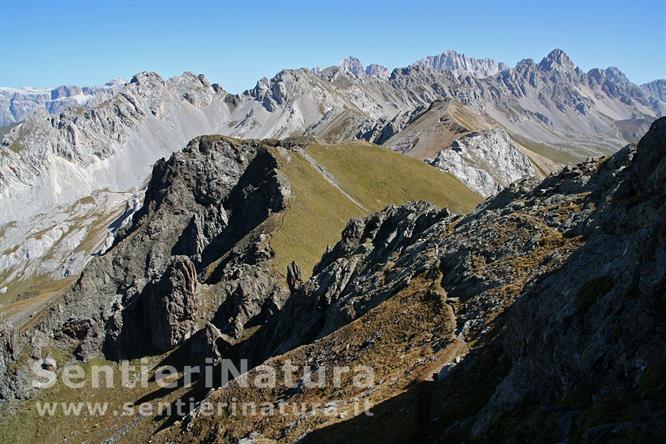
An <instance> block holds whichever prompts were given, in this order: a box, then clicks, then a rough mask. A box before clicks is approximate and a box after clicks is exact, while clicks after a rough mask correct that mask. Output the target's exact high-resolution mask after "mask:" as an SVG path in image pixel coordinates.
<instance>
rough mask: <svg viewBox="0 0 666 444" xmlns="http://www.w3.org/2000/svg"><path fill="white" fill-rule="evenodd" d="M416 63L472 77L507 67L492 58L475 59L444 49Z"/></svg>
mask: <svg viewBox="0 0 666 444" xmlns="http://www.w3.org/2000/svg"><path fill="white" fill-rule="evenodd" d="M416 65H421V66H426V67H428V68H432V69H434V70H437V71H451V72H453V74H455V75H456V76H466V75H471V76H474V77H479V78H483V77H488V76H492V75H495V74H497V73H499V72H500V71H503V70H505V69H507V68H508V67H509V66H508V65H507V64H505V63H502V62H497V61H495V60H493V59H475V58H473V57H467V56H466V55H465V54H459V53H457V52H456V51H454V50H448V51H444V52H443V53H441V54H439V55H435V56H428V57H426V58H424V59H421V60H419V61H418V62H416Z"/></svg>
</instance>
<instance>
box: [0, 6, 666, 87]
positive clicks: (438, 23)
mask: <svg viewBox="0 0 666 444" xmlns="http://www.w3.org/2000/svg"><path fill="white" fill-rule="evenodd" d="M0 11H1V13H2V22H1V25H0V85H2V86H35V87H50V86H57V85H60V84H78V85H94V84H101V83H104V82H105V81H107V80H109V79H111V78H114V77H123V78H126V79H129V78H130V77H131V76H132V74H134V73H136V72H139V71H144V70H152V71H157V72H158V73H160V74H161V75H163V76H173V75H176V74H180V73H182V72H183V71H193V72H196V73H200V72H202V73H205V74H206V75H207V76H208V78H209V79H210V80H211V81H213V82H218V83H220V84H221V85H222V86H223V87H224V88H225V89H227V90H229V91H232V92H240V91H242V90H244V89H247V88H250V87H252V86H254V84H255V82H256V80H257V79H259V78H261V77H263V76H267V77H270V76H272V75H273V74H275V73H276V72H278V71H279V70H280V69H282V68H297V67H313V66H329V65H333V64H335V63H337V62H338V61H339V60H340V59H341V58H343V57H344V56H347V55H355V56H357V57H359V58H360V59H361V60H362V61H363V62H364V63H365V64H369V63H381V64H383V65H386V66H387V67H389V68H394V67H398V66H405V65H408V64H409V63H411V62H413V61H415V60H417V59H419V58H421V57H424V56H426V55H431V54H437V53H439V52H441V51H443V50H445V49H455V50H457V51H459V52H464V53H465V54H467V55H469V56H473V57H491V58H495V59H497V60H501V61H505V62H507V63H509V64H511V65H513V64H515V63H516V62H517V61H518V60H520V59H523V58H533V59H535V60H539V59H541V58H542V57H543V56H544V55H545V54H547V53H548V52H549V51H550V50H552V49H553V48H556V47H559V48H562V49H564V50H565V51H566V52H567V53H568V54H569V55H570V56H571V58H572V59H573V60H574V62H575V63H576V64H578V65H579V66H580V67H581V68H583V69H585V70H587V69H590V68H593V67H607V66H609V65H615V66H618V67H619V68H620V69H622V70H623V71H624V72H625V73H626V74H627V76H628V77H629V78H630V79H631V80H632V81H634V82H637V83H644V82H647V81H650V80H653V79H656V78H666V0H654V1H608V0H607V1H552V2H526V1H499V0H497V1H465V2H462V1H460V2H453V1H449V2H445V1H412V2H404V1H396V0H393V1H387V0H382V1H380V0H357V1H330V2H324V1H295V0H292V1H282V2H280V1H271V2H269V1H242V2H241V1H231V2H216V1H190V2H179V1H166V0H161V1H158V0H153V1H125V0H123V1H113V2H103V1H85V2H84V1H57V0H52V1H48V2H46V1H26V0H23V1H14V0H2V1H1V2H0Z"/></svg>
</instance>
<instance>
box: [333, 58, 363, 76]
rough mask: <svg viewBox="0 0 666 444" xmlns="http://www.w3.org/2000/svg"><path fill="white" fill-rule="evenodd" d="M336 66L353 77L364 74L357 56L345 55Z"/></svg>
mask: <svg viewBox="0 0 666 444" xmlns="http://www.w3.org/2000/svg"><path fill="white" fill-rule="evenodd" d="M338 67H340V69H341V70H342V71H343V72H345V73H347V74H350V75H352V76H354V77H361V76H363V75H364V74H365V68H364V67H363V63H361V61H360V60H359V59H358V58H357V57H352V56H349V57H345V58H344V59H342V60H341V61H340V63H339V64H338Z"/></svg>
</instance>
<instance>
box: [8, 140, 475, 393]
mask: <svg viewBox="0 0 666 444" xmlns="http://www.w3.org/2000/svg"><path fill="white" fill-rule="evenodd" d="M352 154H356V155H355V156H351V155H352ZM368 171H370V172H372V174H371V175H370V176H369V177H368V176H367V173H368ZM407 177H409V178H410V181H409V183H406V182H407ZM380 183H381V185H382V186H381V187H380V186H379V184H380ZM419 197H420V198H425V199H430V200H432V201H433V202H436V203H438V204H440V205H446V206H449V207H453V208H456V209H457V210H458V211H461V212H462V211H469V210H471V209H472V208H473V207H474V206H475V205H476V204H477V203H478V202H479V201H480V196H478V195H475V194H474V193H472V192H470V191H469V190H468V189H467V188H465V187H464V186H463V185H462V184H461V183H460V182H459V181H458V180H456V179H455V178H454V177H452V176H450V175H448V174H445V173H442V172H441V171H438V170H436V169H434V168H431V167H429V166H427V165H425V164H424V163H423V162H419V161H417V160H415V159H411V158H408V157H406V156H402V155H400V154H397V153H394V152H392V151H390V150H387V149H383V148H380V147H376V146H372V145H369V144H360V143H359V144H355V145H350V146H322V145H316V144H314V145H313V144H312V140H308V139H287V140H283V141H278V140H274V139H273V140H264V141H255V140H246V141H242V140H238V139H232V138H227V137H224V136H202V137H199V138H196V139H194V140H193V141H191V142H190V143H189V144H188V146H187V147H186V148H185V149H184V150H183V151H181V152H178V153H175V154H173V155H172V156H171V157H170V159H169V160H164V159H162V160H160V161H158V162H157V164H156V165H155V167H154V169H153V175H152V177H151V180H150V182H149V184H148V186H147V189H146V192H145V196H144V198H143V204H142V206H141V208H140V209H138V211H136V212H134V213H133V214H132V215H131V217H130V218H129V219H126V221H125V222H124V223H123V224H121V226H120V228H119V229H118V230H117V232H116V233H115V236H114V238H113V243H112V244H111V245H108V246H107V248H106V249H105V250H104V251H103V252H102V253H101V254H100V255H98V256H96V257H94V258H93V259H92V260H91V261H90V262H89V263H88V264H87V266H86V268H85V269H84V271H83V273H82V274H81V276H80V277H79V278H78V279H76V281H75V283H74V285H73V286H71V288H69V287H70V285H71V281H70V282H67V283H66V285H64V290H61V292H63V291H64V294H63V295H58V294H57V292H55V291H54V293H53V294H50V295H45V296H44V299H43V300H42V299H40V302H42V303H43V304H45V305H46V308H44V309H43V310H40V309H39V307H38V306H33V308H32V310H33V311H32V312H31V315H30V316H29V317H28V316H25V317H20V318H19V317H17V316H14V317H10V318H7V319H8V320H9V322H10V324H12V325H13V327H14V328H13V329H11V328H9V329H8V330H7V331H8V332H11V333H7V334H8V335H13V336H12V337H15V338H16V339H15V340H13V341H14V342H12V343H11V347H10V346H9V345H8V346H7V347H8V348H7V349H4V353H5V354H4V355H3V357H4V358H6V359H5V360H4V361H3V362H4V365H5V367H4V369H5V370H7V369H8V368H9V367H10V366H11V367H12V368H14V369H15V372H14V373H13V374H12V376H11V377H10V378H8V379H7V380H6V381H5V382H4V384H3V386H2V389H3V392H2V393H3V397H9V398H11V397H13V396H19V397H23V396H28V395H29V394H30V391H29V390H28V387H27V386H26V382H27V381H26V380H25V379H24V378H27V376H28V373H27V371H28V369H29V365H28V364H29V363H30V362H34V360H35V359H37V361H39V360H40V359H46V358H47V357H48V356H49V355H50V354H51V350H53V349H57V350H61V351H62V350H64V351H66V354H70V353H71V354H72V355H73V356H75V357H77V358H78V359H82V360H88V359H90V358H92V357H95V356H100V355H103V356H105V357H106V358H107V359H111V360H114V361H118V360H121V359H134V358H139V357H143V356H151V355H160V354H162V353H165V352H169V351H172V350H173V349H174V348H176V347H179V346H181V345H183V344H187V345H186V348H187V350H191V353H192V354H193V356H195V357H199V358H201V357H202V356H204V355H207V354H209V353H210V350H211V346H212V344H213V343H216V344H217V346H219V347H221V350H220V353H221V351H222V350H224V348H225V346H223V345H222V344H226V347H228V346H231V345H232V344H234V343H235V342H237V341H239V340H241V339H242V338H243V337H244V336H245V335H246V334H250V333H247V332H246V330H247V329H248V328H249V330H250V332H252V331H254V329H256V328H257V327H258V326H259V325H261V324H262V323H264V322H265V321H266V320H267V319H268V318H269V317H270V316H271V315H272V314H274V313H275V312H276V311H277V310H278V309H279V308H280V307H281V306H282V304H283V302H284V300H285V299H286V298H287V296H288V294H289V288H290V287H291V288H294V282H293V281H294V279H295V277H296V275H298V277H299V278H301V277H302V278H308V277H309V276H310V274H311V270H312V266H313V265H314V263H315V262H316V261H317V260H318V259H319V258H320V257H321V254H322V252H324V251H325V249H326V247H327V245H330V244H332V243H334V242H335V239H337V237H338V235H339V232H340V230H341V229H342V228H343V227H344V225H345V223H346V222H347V220H349V218H350V217H353V216H360V215H363V214H367V213H368V212H370V211H371V210H375V209H379V208H382V207H383V206H385V205H386V204H387V203H391V202H394V203H404V202H407V201H409V200H413V199H415V198H419ZM301 268H302V271H301ZM296 270H298V271H296ZM30 302H31V301H30V299H26V300H25V301H21V303H22V304H24V305H26V304H29V303H30ZM32 302H34V301H32ZM17 304H18V303H17ZM26 306H27V307H28V308H30V306H29V305H26ZM21 307H23V305H22V306H21ZM21 307H19V306H18V305H16V306H15V305H9V306H8V308H7V307H3V315H5V313H4V311H6V310H8V309H13V310H16V312H20V310H21ZM25 308H26V307H23V309H24V310H25ZM19 321H20V322H19ZM210 341H212V342H210ZM195 357H193V358H192V359H195ZM197 359H198V358H197ZM65 362H66V361H65ZM61 364H62V362H61Z"/></svg>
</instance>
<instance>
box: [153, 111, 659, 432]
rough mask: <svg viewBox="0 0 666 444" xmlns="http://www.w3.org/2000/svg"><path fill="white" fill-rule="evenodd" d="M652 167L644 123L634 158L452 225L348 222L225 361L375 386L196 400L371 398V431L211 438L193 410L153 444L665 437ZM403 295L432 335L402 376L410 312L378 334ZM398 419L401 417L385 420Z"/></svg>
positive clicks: (439, 217)
mask: <svg viewBox="0 0 666 444" xmlns="http://www.w3.org/2000/svg"><path fill="white" fill-rule="evenodd" d="M664 159H666V119H660V120H658V121H656V122H655V123H654V124H653V125H652V127H651V130H650V132H648V134H647V135H646V136H645V137H644V138H643V139H642V140H641V142H640V143H639V144H638V147H636V146H627V147H626V148H624V149H622V150H621V151H620V152H618V153H617V154H615V155H614V156H612V157H610V158H604V159H598V160H592V161H588V162H585V163H582V164H579V165H578V166H576V167H573V168H571V167H570V168H566V169H565V170H564V171H562V172H561V173H559V174H557V175H552V176H549V177H547V178H546V179H545V180H544V181H542V182H541V183H538V182H536V181H534V180H533V179H528V180H524V181H521V182H518V183H515V184H513V185H511V186H510V187H509V188H507V189H506V190H504V191H503V192H501V193H500V194H498V195H497V196H496V197H494V198H492V199H490V200H488V201H486V203H485V204H483V205H482V206H481V207H480V208H479V209H478V210H477V211H475V212H474V213H472V214H470V215H468V216H465V217H457V216H454V215H450V214H449V213H448V212H446V211H440V210H437V209H435V208H432V207H431V206H429V205H427V204H418V203H417V204H411V205H407V206H404V207H400V208H395V207H393V208H387V209H386V210H384V211H382V212H380V213H377V214H375V215H371V216H369V217H367V218H365V219H360V220H354V221H352V222H350V224H349V225H348V227H347V228H346V230H345V231H344V232H343V235H342V239H341V241H340V242H339V243H338V244H337V245H336V246H335V247H334V248H333V249H332V250H330V251H329V252H327V253H326V254H325V255H324V257H323V258H322V261H321V263H320V264H319V265H318V266H317V268H316V270H315V274H314V276H313V277H312V279H310V280H309V281H308V282H306V283H304V284H302V285H300V286H299V288H297V289H296V290H295V291H294V292H292V295H291V297H290V298H289V299H288V300H287V302H286V304H285V306H284V309H283V310H282V311H280V312H279V313H278V314H277V315H276V316H274V317H273V318H271V320H270V321H269V323H268V324H266V326H265V328H263V329H262V330H261V331H260V332H258V333H257V334H255V335H254V336H253V337H252V338H250V339H248V340H247V341H246V342H245V343H241V344H239V345H237V346H236V350H237V352H239V353H240V355H242V356H253V357H255V358H256V363H257V364H258V363H260V362H262V361H263V360H264V359H267V358H270V357H271V356H274V358H271V359H269V361H266V362H269V363H271V362H273V361H275V360H278V361H279V360H281V359H290V360H291V359H293V360H296V361H297V362H303V363H305V362H307V363H308V365H310V366H312V367H313V368H317V367H319V366H322V365H331V364H334V363H337V364H339V365H341V364H344V363H349V362H354V361H353V360H356V359H359V360H361V362H365V363H368V364H370V365H371V363H372V362H374V363H375V365H377V366H378V368H379V369H380V370H379V371H380V372H381V375H386V377H385V379H379V381H378V386H375V387H373V388H372V389H371V390H368V391H366V392H364V393H358V392H356V393H353V394H352V393H348V392H346V391H344V390H341V391H337V392H332V393H329V392H321V391H317V390H316V389H308V388H304V387H302V386H301V385H298V388H297V389H294V388H291V389H290V388H288V387H285V388H283V389H282V388H281V389H280V390H283V391H282V392H280V391H279V390H278V393H272V392H265V391H261V392H259V391H256V389H253V388H250V389H247V388H244V389H241V388H240V386H239V385H238V384H236V383H231V384H228V385H226V386H225V387H221V388H219V389H217V390H213V391H211V392H210V393H209V394H208V396H207V398H206V399H207V400H209V401H224V400H230V399H233V397H234V396H236V397H238V396H243V399H253V400H264V401H267V402H277V400H278V399H282V400H284V399H285V397H286V399H293V400H302V399H312V398H313V397H314V398H315V399H316V400H318V401H320V402H323V403H326V402H328V403H332V404H335V405H342V406H347V405H351V402H352V397H354V396H355V397H356V398H354V399H359V398H365V399H369V400H371V402H372V403H373V405H375V407H374V408H373V412H374V416H372V417H367V416H364V415H359V416H357V417H353V418H351V419H345V417H346V415H348V413H345V414H344V415H342V416H337V417H335V418H331V417H325V416H323V415H320V416H317V415H315V416H314V417H311V416H307V415H306V416H303V415H301V416H298V415H293V416H288V418H287V420H280V419H277V420H268V421H267V420H262V421H254V420H253V419H252V418H251V419H249V422H248V418H245V417H243V418H241V419H235V418H234V417H227V419H226V420H225V423H224V424H216V421H217V419H216V418H215V417H211V416H207V415H200V414H199V412H198V411H197V410H195V411H193V412H192V413H191V414H190V415H189V416H188V417H186V418H185V419H184V421H183V422H182V423H180V422H177V423H176V425H175V426H173V427H172V428H171V429H167V430H166V431H165V432H162V433H160V434H159V435H158V436H157V440H158V441H159V442H163V441H174V440H175V441H192V440H194V441H199V440H206V439H207V437H210V436H212V435H210V434H211V433H215V432H214V431H216V430H220V428H219V427H220V426H222V427H224V430H225V431H226V434H225V435H224V437H222V438H220V437H221V435H219V434H218V435H217V436H218V438H219V439H220V440H221V441H222V442H233V441H234V440H235V439H241V438H244V437H247V436H250V432H252V433H253V435H252V436H254V437H255V439H259V438H261V439H275V440H285V441H291V440H294V439H298V440H299V441H300V442H337V441H338V440H339V439H340V438H341V437H344V439H345V440H346V441H347V442H363V441H364V440H367V439H368V436H372V437H373V438H374V439H378V440H381V439H388V438H389V436H390V437H391V439H400V440H403V441H413V440H428V441H431V440H438V441H439V440H441V441H451V440H453V441H479V442H496V441H497V440H502V441H505V440H509V441H516V442H523V441H535V440H536V441H549V442H550V441H557V442H562V441H564V442H567V441H571V440H574V439H582V440H583V441H589V442H604V441H608V440H612V439H638V438H640V439H644V440H647V441H654V440H659V439H660V437H661V438H663V436H664V435H665V434H666V428H665V427H664V423H663V421H661V419H660V415H662V414H663V412H664V411H665V409H666V405H664V401H663V391H664V390H663V384H661V383H660V382H658V381H660V378H661V376H663V372H664V359H665V358H666V355H665V353H664V350H666V347H664V345H665V344H664V335H663V334H662V333H663V331H662V330H663V327H662V324H663V322H662V319H663V317H664V311H663V301H662V299H663V295H664V291H663V290H664V285H665V283H666V265H665V264H666V261H664V260H663V257H664V255H665V254H666V250H665V249H664V242H663V240H664V239H663V226H664V222H665V219H664V217H665V216H666V213H665V207H664V192H665V191H666V189H664V186H663V181H660V179H659V178H660V177H662V176H663V174H664V167H666V161H665V160H664ZM424 282H425V283H426V285H424ZM419 297H421V298H423V299H421V300H423V301H425V300H427V301H431V302H430V303H429V304H432V305H429V307H430V309H429V310H430V311H429V314H423V313H422V312H421V311H418V313H419V316H421V317H420V318H419V319H420V323H421V324H420V326H421V327H422V328H424V327H425V328H428V329H430V328H431V324H430V323H431V321H432V320H434V319H439V321H438V323H437V325H438V329H436V330H432V331H431V332H430V330H427V331H429V332H430V333H428V335H429V336H426V337H427V338H428V339H425V341H426V342H425V344H426V346H427V347H428V348H427V349H425V352H429V354H430V356H424V357H423V358H422V359H419V360H418V361H416V362H414V361H405V359H404V358H405V357H406V356H412V355H409V350H420V352H421V353H424V349H422V348H420V347H422V346H423V345H422V343H421V342H420V341H421V336H419V330H418V326H419V324H415V325H414V324H408V323H407V324H404V325H402V326H401V327H400V329H399V330H398V331H399V332H400V333H396V332H395V331H394V330H392V329H391V328H390V325H391V324H392V323H399V322H400V320H401V319H407V318H409V316H410V315H409V311H407V312H402V315H401V316H398V313H399V312H396V311H393V312H390V313H392V316H390V317H389V318H385V317H384V315H383V314H382V313H383V311H382V310H400V307H401V304H402V307H408V306H409V307H411V308H412V309H415V310H416V308H415V306H414V305H408V304H413V303H414V302H415V301H416V300H418V298H419ZM394 300H395V301H396V302H392V301H394ZM397 301H402V302H397ZM396 304H397V305H396ZM383 307H384V308H383ZM425 313H428V311H426V312H425ZM381 319H386V320H384V321H381V322H384V323H379V324H377V322H379V320H381ZM389 319H390V320H391V321H389ZM355 326H356V327H355ZM362 326H365V328H363V327H362ZM369 326H372V328H368V327H369ZM350 329H351V330H352V331H353V335H356V336H349V334H351V333H352V332H350V331H349V330H350ZM396 334H397V335H398V336H391V335H396ZM357 335H361V336H362V337H361V338H358V336H357ZM409 338H411V340H412V341H416V342H410V339H409ZM416 338H419V339H418V341H417V340H416ZM396 342H397V344H398V345H395V344H396ZM345 344H347V345H346V346H345ZM350 346H351V347H350ZM391 347H396V348H395V349H393V348H391ZM379 350H384V351H385V352H386V353H388V355H380V354H378V353H379ZM400 353H402V356H401V357H400V359H396V357H397V356H398V355H399V354H400ZM382 356H390V361H386V358H385V357H384V358H382ZM368 359H374V361H373V360H370V361H368ZM389 362H390V364H389ZM386 366H390V367H391V368H392V369H393V373H389V374H385V373H384V370H385V368H386ZM398 370H400V373H396V371H398ZM257 371H259V370H258V369H257ZM433 371H434V373H435V375H436V376H435V377H432V376H429V373H428V372H431V373H430V375H432V372H433ZM253 372H254V370H253V371H251V372H250V374H249V375H248V378H251V377H252V375H253ZM403 372H404V373H403ZM389 375H393V377H389ZM419 375H421V376H419ZM420 377H422V378H424V379H419V378H420ZM396 378H397V379H396ZM401 378H406V380H402V382H400V380H401ZM388 393H393V395H388V398H390V397H391V396H394V397H395V398H393V399H388V398H387V394H388ZM377 397H378V398H379V399H378V398H377ZM382 398H383V399H382ZM327 405H328V404H327ZM401 409H402V410H401ZM410 409H415V411H416V412H417V413H415V414H414V415H413V416H405V415H404V414H403V413H400V412H404V411H411V410H410ZM343 411H345V412H346V410H343ZM350 411H351V410H350ZM526 412H532V413H530V414H529V415H527V416H525V413H526ZM398 417H400V418H402V419H401V420H400V421H398ZM241 421H242V422H241Z"/></svg>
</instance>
